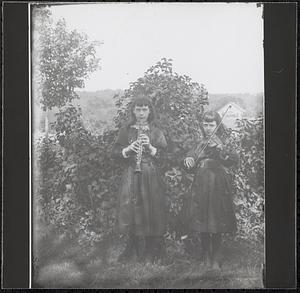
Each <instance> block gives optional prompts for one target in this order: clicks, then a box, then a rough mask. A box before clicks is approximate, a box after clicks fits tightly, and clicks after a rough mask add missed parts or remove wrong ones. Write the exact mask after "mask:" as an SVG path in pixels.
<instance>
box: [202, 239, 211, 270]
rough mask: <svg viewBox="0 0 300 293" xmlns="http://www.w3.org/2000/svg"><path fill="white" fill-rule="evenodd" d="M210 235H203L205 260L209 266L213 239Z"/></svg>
mask: <svg viewBox="0 0 300 293" xmlns="http://www.w3.org/2000/svg"><path fill="white" fill-rule="evenodd" d="M210 238H211V237H210V234H209V233H201V243H202V249H203V260H204V264H205V265H209V264H210V261H211V239H210Z"/></svg>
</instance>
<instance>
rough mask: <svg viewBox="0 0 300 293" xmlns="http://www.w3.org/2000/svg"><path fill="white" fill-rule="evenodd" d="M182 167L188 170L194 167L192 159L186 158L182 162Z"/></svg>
mask: <svg viewBox="0 0 300 293" xmlns="http://www.w3.org/2000/svg"><path fill="white" fill-rule="evenodd" d="M184 165H185V166H186V167H187V168H188V169H189V168H193V167H194V166H195V160H194V158H193V157H187V158H185V160H184Z"/></svg>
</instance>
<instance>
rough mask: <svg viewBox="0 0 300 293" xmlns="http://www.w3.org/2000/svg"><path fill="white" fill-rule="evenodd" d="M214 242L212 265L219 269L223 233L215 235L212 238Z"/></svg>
mask: <svg viewBox="0 0 300 293" xmlns="http://www.w3.org/2000/svg"><path fill="white" fill-rule="evenodd" d="M211 240H212V265H213V267H215V268H219V261H220V248H221V242H222V238H221V233H213V234H212V236H211Z"/></svg>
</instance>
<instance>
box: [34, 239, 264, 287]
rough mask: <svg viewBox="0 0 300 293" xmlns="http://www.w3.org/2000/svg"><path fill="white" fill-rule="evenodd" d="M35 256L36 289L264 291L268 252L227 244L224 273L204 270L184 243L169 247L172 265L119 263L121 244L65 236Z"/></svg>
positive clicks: (45, 241)
mask: <svg viewBox="0 0 300 293" xmlns="http://www.w3.org/2000/svg"><path fill="white" fill-rule="evenodd" d="M38 244H39V245H38V246H36V249H35V251H36V252H35V253H34V256H35V258H34V262H33V263H34V266H33V288H124V289H125V288H143V289H144V288H145V289H146V288H199V289H201V288H216V289H218V288H223V289H225V288H251V289H254V288H262V287H263V284H262V271H261V265H262V263H263V260H264V258H263V248H262V247H261V246H258V245H250V244H249V243H247V242H241V241H233V240H227V241H226V242H225V243H224V245H223V251H222V255H223V261H222V263H223V264H222V267H221V270H220V271H213V270H211V269H209V268H207V267H205V266H204V265H203V264H202V263H201V261H199V260H197V258H196V257H195V256H194V257H193V256H192V255H190V254H187V253H186V252H184V251H185V250H184V245H183V243H180V242H174V241H173V242H171V241H170V242H169V243H167V244H168V245H167V252H168V255H169V258H170V259H171V260H172V261H171V262H170V263H168V264H167V265H161V264H157V263H154V264H152V263H147V262H143V263H138V262H135V261H134V260H132V261H131V262H128V263H126V264H121V263H119V262H118V261H117V258H118V255H119V254H120V252H121V251H122V244H121V242H120V241H119V242H118V241H116V242H115V243H114V244H113V245H112V244H111V243H110V245H109V246H107V247H106V248H104V247H94V248H92V249H85V248H83V247H81V246H79V245H78V243H76V242H75V241H72V240H71V239H67V238H66V237H64V236H62V235H56V236H54V235H48V236H46V237H42V238H40V239H39V243H38Z"/></svg>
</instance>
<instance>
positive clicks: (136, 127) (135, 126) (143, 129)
mask: <svg viewBox="0 0 300 293" xmlns="http://www.w3.org/2000/svg"><path fill="white" fill-rule="evenodd" d="M131 127H132V128H135V129H139V128H141V130H142V131H146V130H149V129H150V128H149V125H143V126H139V125H137V124H134V125H131Z"/></svg>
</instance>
